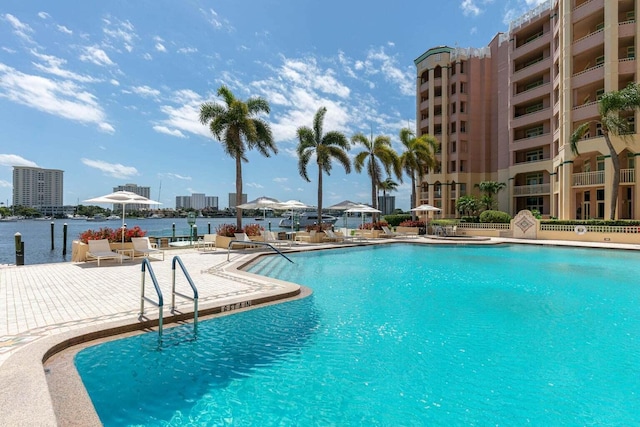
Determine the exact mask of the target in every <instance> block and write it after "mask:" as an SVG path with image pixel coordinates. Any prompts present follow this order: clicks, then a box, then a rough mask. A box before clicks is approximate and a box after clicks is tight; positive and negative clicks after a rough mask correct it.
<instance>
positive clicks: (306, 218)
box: [279, 211, 338, 228]
mask: <svg viewBox="0 0 640 427" xmlns="http://www.w3.org/2000/svg"><path fill="white" fill-rule="evenodd" d="M282 216H283V218H282V219H281V220H280V223H279V225H280V227H282V228H291V227H292V225H298V224H299V225H300V227H307V226H309V225H315V224H317V223H318V213H317V212H306V211H305V212H302V213H300V214H297V213H294V214H293V221H294V222H293V224H292V222H291V216H292V215H291V212H289V213H285V214H283V215H282ZM337 220H338V218H337V217H335V216H332V215H328V214H322V223H323V224H331V225H333V224H335V223H336V221H337Z"/></svg>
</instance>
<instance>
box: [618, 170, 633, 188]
mask: <svg viewBox="0 0 640 427" xmlns="http://www.w3.org/2000/svg"><path fill="white" fill-rule="evenodd" d="M635 182H636V170H635V169H620V184H634V183H635Z"/></svg>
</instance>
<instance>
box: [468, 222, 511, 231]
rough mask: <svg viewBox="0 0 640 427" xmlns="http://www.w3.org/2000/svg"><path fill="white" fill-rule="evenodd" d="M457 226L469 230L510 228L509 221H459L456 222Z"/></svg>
mask: <svg viewBox="0 0 640 427" xmlns="http://www.w3.org/2000/svg"><path fill="white" fill-rule="evenodd" d="M456 226H457V227H458V228H466V229H470V230H473V229H475V230H510V229H511V224H509V223H500V224H493V223H481V222H461V223H459V224H456Z"/></svg>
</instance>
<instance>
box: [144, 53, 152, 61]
mask: <svg viewBox="0 0 640 427" xmlns="http://www.w3.org/2000/svg"><path fill="white" fill-rule="evenodd" d="M142 58H143V59H145V60H147V61H151V60H152V59H153V56H151V54H150V53H145V54H144V55H142Z"/></svg>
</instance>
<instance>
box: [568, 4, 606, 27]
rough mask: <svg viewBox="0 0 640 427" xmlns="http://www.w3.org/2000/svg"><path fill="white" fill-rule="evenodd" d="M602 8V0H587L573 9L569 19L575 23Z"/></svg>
mask: <svg viewBox="0 0 640 427" xmlns="http://www.w3.org/2000/svg"><path fill="white" fill-rule="evenodd" d="M602 9H604V0H587V1H585V2H582V3H580V4H579V5H578V6H576V7H575V8H574V9H573V11H572V12H571V21H572V23H574V24H575V23H576V22H580V21H582V20H583V19H584V18H586V17H588V16H591V15H593V14H594V13H596V12H599V11H601V10H602Z"/></svg>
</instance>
